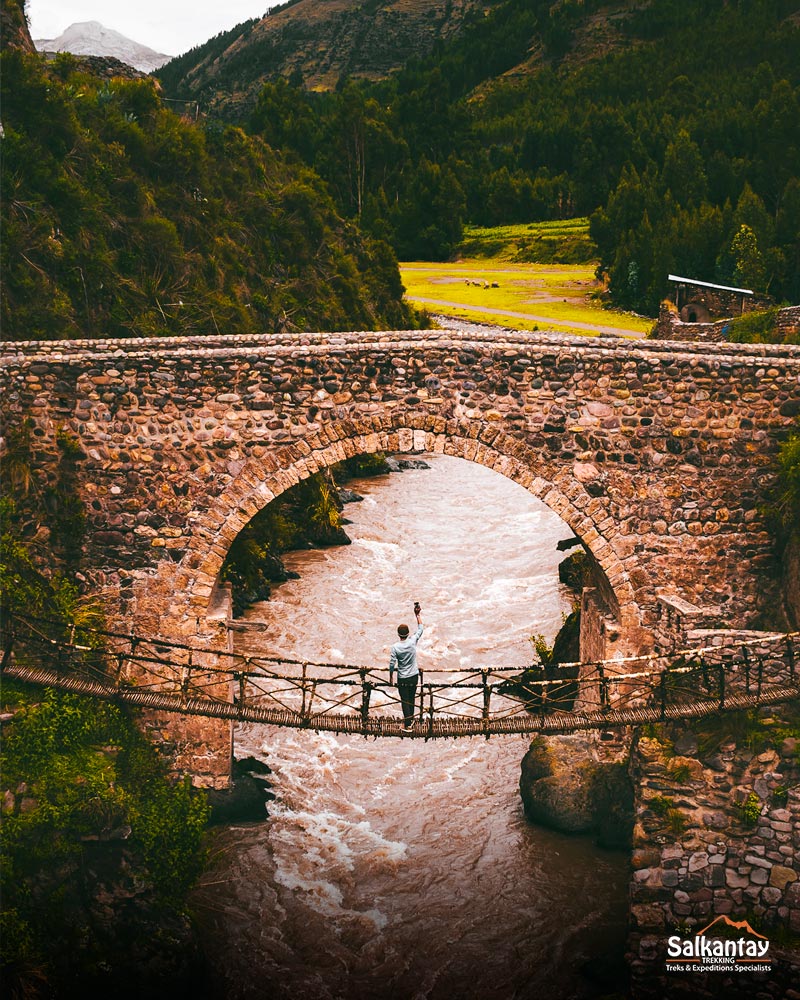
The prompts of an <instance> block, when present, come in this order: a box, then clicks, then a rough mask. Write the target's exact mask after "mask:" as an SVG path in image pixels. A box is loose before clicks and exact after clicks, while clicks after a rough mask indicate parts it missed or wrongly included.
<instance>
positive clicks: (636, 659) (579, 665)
mask: <svg viewBox="0 0 800 1000" xmlns="http://www.w3.org/2000/svg"><path fill="white" fill-rule="evenodd" d="M15 618H16V619H17V620H19V621H22V622H25V623H26V624H28V623H30V622H40V623H41V624H50V625H58V626H59V627H62V626H63V624H64V623H63V622H58V621H56V620H54V619H47V618H37V617H34V616H32V615H16V616H15ZM72 628H74V629H79V630H80V631H81V632H86V633H89V634H90V635H96V636H98V637H103V638H113V639H124V640H125V641H127V642H136V643H148V644H150V645H153V646H156V647H159V646H160V647H163V648H165V649H179V650H184V651H186V652H188V653H197V654H200V655H203V656H206V655H208V654H209V653H210V652H213V653H214V655H216V656H217V657H219V658H221V659H222V658H224V659H233V660H237V661H242V660H244V661H246V662H248V663H252V662H261V661H263V662H264V663H284V664H287V665H292V666H302V665H305V666H307V667H319V668H320V669H327V670H348V671H353V672H360V671H362V670H367V671H369V672H371V673H376V672H382V673H388V669H389V668H388V667H372V666H365V665H364V664H351V663H320V662H316V661H312V660H309V659H306V658H302V659H296V658H293V657H286V656H267V655H264V654H261V653H259V654H256V655H254V654H245V653H237V652H230V651H228V650H209V649H207V648H202V647H199V646H190V645H188V644H186V643H179V642H174V641H173V640H169V639H163V638H161V637H152V636H150V637H142V636H137V635H135V634H134V633H133V632H129V633H126V632H114V631H110V630H106V629H97V628H92V627H90V626H76V625H72ZM44 638H46V639H48V641H50V642H52V643H56V642H57V640H54V639H52V638H51V637H49V636H46V637H44ZM798 638H800V631H794V632H770V633H766V634H763V635H761V636H759V637H758V638H754V639H742V640H737V641H736V646H737V647H738V648H740V649H741V648H750V647H757V646H763V645H764V644H765V643H770V642H774V643H776V644H777V643H780V642H787V641H791V640H794V639H798ZM75 648H78V649H82V650H84V651H89V650H90V649H91V648H92V647H87V646H76V647H75ZM713 652H719V647H718V646H715V645H711V646H697V647H691V648H686V649H677V650H670V651H666V652H659V653H641V654H637V655H633V656H621V657H614V658H611V659H607V660H585V661H582V660H571V661H568V662H562V663H558V664H555V665H553V666H552V667H551V668H550V669H554V670H575V669H579V670H583V671H584V672H586V671H588V670H589V669H592V668H594V669H604V668H605V667H619V666H620V665H622V664H625V663H648V662H653V661H656V660H672V661H676V660H681V659H687V658H694V657H697V656H702V655H703V654H704V653H713ZM163 662H164V663H165V664H168V663H171V661H163ZM540 667H544V665H543V664H540V663H535V664H524V665H522V666H514V667H484V668H480V667H474V666H470V667H427V668H426V673H443V674H454V673H461V672H470V673H479V672H480V671H481V670H482V669H485V670H490V671H491V672H492V673H519V672H520V671H524V670H530V669H532V668H533V669H538V668H540ZM206 669H207V671H208V672H211V671H212V670H213V668H206ZM675 669H679V668H675ZM218 672H219V673H230V670H229V669H222V668H218ZM660 672H661V671H653V672H652V673H660ZM614 676H618V677H623V676H625V675H622V674H615V675H614ZM628 676H646V673H645V672H641V673H639V674H632V675H628Z"/></svg>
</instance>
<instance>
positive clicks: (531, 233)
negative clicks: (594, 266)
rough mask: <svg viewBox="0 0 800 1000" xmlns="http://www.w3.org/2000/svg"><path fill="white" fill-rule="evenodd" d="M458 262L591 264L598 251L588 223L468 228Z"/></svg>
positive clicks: (459, 249) (466, 228)
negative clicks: (464, 259)
mask: <svg viewBox="0 0 800 1000" xmlns="http://www.w3.org/2000/svg"><path fill="white" fill-rule="evenodd" d="M456 257H457V258H479V259H481V260H483V259H485V258H487V257H489V258H492V259H493V260H507V261H510V262H512V263H516V264H534V263H535V264H590V263H591V262H592V261H594V260H596V259H597V247H596V246H595V245H594V243H592V241H591V238H590V237H589V220H588V219H562V220H559V221H557V222H528V223H518V224H516V225H513V226H492V227H484V226H465V227H464V238H463V239H462V241H461V244H460V245H459V246H458V248H457V249H456Z"/></svg>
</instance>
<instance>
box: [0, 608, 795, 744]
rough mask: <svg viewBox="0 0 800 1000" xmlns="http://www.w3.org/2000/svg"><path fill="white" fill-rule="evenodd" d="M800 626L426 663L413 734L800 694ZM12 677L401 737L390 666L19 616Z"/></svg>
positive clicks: (8, 666)
mask: <svg viewBox="0 0 800 1000" xmlns="http://www.w3.org/2000/svg"><path fill="white" fill-rule="evenodd" d="M799 640H800V633H798V632H794V633H788V634H769V635H767V634H762V635H760V636H759V637H758V638H755V639H747V640H746V641H734V640H733V638H731V640H730V641H728V642H726V643H723V645H721V646H719V645H711V646H706V647H701V648H696V649H687V650H680V651H677V652H669V653H651V654H647V655H643V656H638V657H628V658H626V659H617V660H605V661H598V662H593V663H569V664H561V665H559V666H557V667H552V668H548V667H541V666H527V667H481V668H455V669H451V668H439V669H427V670H420V678H419V684H418V689H417V698H418V705H417V713H416V721H415V723H414V732H413V734H412V737H413V736H417V737H421V738H424V739H435V738H446V737H450V738H452V737H462V736H486V737H489V736H494V735H509V734H530V735H536V734H541V735H555V734H562V733H572V732H577V731H580V730H590V729H599V730H609V729H613V728H620V727H628V726H640V725H643V724H646V723H657V722H664V721H669V720H677V719H696V718H702V717H704V716H708V715H713V714H716V713H717V712H725V711H733V710H742V709H752V708H757V707H759V706H764V705H773V704H778V703H780V702H786V701H791V700H793V699H797V698H798V696H800V670H798V664H797V646H798V641H799ZM2 643H3V645H2V649H3V656H2V674H3V676H4V677H8V678H14V679H16V680H18V681H22V682H25V683H30V684H38V685H44V686H46V687H50V688H56V689H60V690H64V691H70V692H73V693H77V694H82V695H88V696H91V697H95V698H99V699H104V700H107V701H114V702H118V703H122V704H128V705H133V706H138V707H140V708H143V709H151V710H156V711H161V712H178V713H181V714H184V715H197V716H204V717H207V718H216V719H228V720H231V721H234V722H253V723H263V724H267V725H273V726H282V727H291V728H296V729H311V730H315V731H327V732H336V733H348V734H359V735H362V736H374V737H377V736H400V735H401V730H402V727H403V720H402V717H401V715H400V712H399V707H400V705H399V697H398V695H397V691H396V688H395V687H394V685H393V684H391V683H390V681H389V677H388V669H382V668H376V667H367V666H360V665H352V664H328V663H313V662H310V661H307V660H297V659H291V658H285V657H273V656H262V655H253V654H243V653H234V652H227V651H222V650H213V649H207V648H206V649H203V648H200V647H197V646H191V645H186V644H181V643H177V642H172V641H168V640H166V639H162V638H147V637H143V636H139V635H134V634H125V633H120V632H110V631H104V630H101V629H94V628H87V627H79V626H78V625H73V626H67V627H66V628H65V627H64V625H63V624H60V623H55V622H52V621H47V620H44V619H36V618H33V617H22V616H19V617H14V618H13V619H12V620H10V621H8V622H6V623H5V625H4V628H3V637H2Z"/></svg>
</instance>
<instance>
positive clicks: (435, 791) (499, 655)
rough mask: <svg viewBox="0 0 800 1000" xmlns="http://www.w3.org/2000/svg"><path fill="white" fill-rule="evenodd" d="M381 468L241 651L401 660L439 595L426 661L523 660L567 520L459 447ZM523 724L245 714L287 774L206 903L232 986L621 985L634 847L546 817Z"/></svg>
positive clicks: (425, 643) (230, 837) (407, 990)
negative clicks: (478, 729) (446, 726)
mask: <svg viewBox="0 0 800 1000" xmlns="http://www.w3.org/2000/svg"><path fill="white" fill-rule="evenodd" d="M429 461H430V465H431V468H430V469H428V470H410V471H406V472H404V473H402V474H393V475H391V476H388V477H379V478H377V479H372V480H366V481H361V482H359V483H357V484H355V485H354V488H355V489H356V490H357V491H358V492H360V493H362V494H364V500H363V501H362V502H361V503H357V504H352V505H348V507H346V508H345V512H346V514H347V516H348V517H349V518H351V519H352V524H351V525H349V526H348V529H347V530H348V533H349V534H350V536H351V538H352V539H353V544H352V545H350V546H346V547H341V548H336V549H329V550H324V551H312V552H299V553H293V554H292V555H291V556H290V557H289V558H288V559H287V562H288V564H289V566H290V568H292V569H295V570H297V571H298V572H299V573H300V574H301V576H300V579H298V580H290V581H288V582H287V583H286V584H282V585H281V586H280V587H277V588H276V589H275V592H274V594H273V597H272V599H271V600H270V601H269V602H266V603H263V604H259V605H256V606H255V607H253V608H252V609H251V610H250V611H249V612H248V617H249V618H251V619H254V620H258V621H264V622H266V623H267V624H268V626H269V628H268V631H267V632H266V633H265V634H261V633H249V634H243V635H237V643H238V644H239V648H241V649H243V650H244V649H249V650H251V651H253V652H264V653H270V654H274V653H281V654H284V655H287V656H292V657H308V658H310V659H316V660H321V661H328V662H339V661H341V662H349V663H361V664H365V665H375V664H382V663H384V662H387V661H388V653H389V647H390V645H391V643H392V642H393V641H395V630H396V626H397V624H399V623H400V622H401V621H404V620H405V621H406V622H407V623H408V624H412V622H413V614H412V612H411V604H412V603H413V601H414V600H419V601H420V602H421V604H422V606H423V614H422V617H423V621H424V622H425V634H424V636H423V639H422V640H421V642H420V645H419V659H420V662H421V665H423V666H428V667H436V668H448V667H452V668H458V667H465V666H466V667H483V666H514V665H524V664H525V663H528V662H530V661H531V659H532V652H531V644H530V639H529V637H530V635H531V634H533V633H542V634H544V635H545V636H547V637H548V638H549V639H552V637H553V636H554V634H555V632H556V631H557V629H558V627H559V625H560V623H561V620H562V615H563V613H564V612H565V611H567V610H569V600H570V595H569V594H568V592H566V591H565V590H564V589H563V588H562V587H561V586H560V585H559V583H558V578H557V565H558V562H559V560H560V559H561V558H563V556H562V554H561V553H559V552H558V551H557V550H556V542H557V541H558V540H559V539H561V538H565V537H568V536H569V535H570V531H569V529H568V528H567V527H566V526H565V525H564V524H563V522H561V521H560V519H559V518H558V517H557V516H556V515H554V514H553V513H552V512H551V511H549V510H548V509H547V508H546V507H545V506H544V505H543V504H541V503H540V502H539V501H537V500H535V499H534V498H532V497H530V496H529V495H528V494H527V493H526V492H525V491H524V490H522V489H520V488H519V487H517V486H515V485H514V484H513V483H510V482H508V481H506V480H504V479H503V478H502V477H500V476H498V475H496V474H495V473H492V472H491V471H489V470H486V469H483V468H481V467H479V466H474V465H470V464H469V463H466V462H464V461H461V460H459V459H453V458H448V457H445V456H433V457H431V458H429ZM527 745H528V743H527V740H526V739H523V738H520V737H497V738H493V739H491V740H489V741H486V740H483V739H481V738H474V739H463V740H454V741H433V742H430V743H425V742H424V741H423V740H419V739H413V740H405V741H403V740H398V739H384V740H365V739H363V738H360V737H344V736H332V735H329V734H315V733H313V732H295V731H289V730H279V729H275V728H270V727H264V726H257V725H247V726H242V727H240V728H239V729H238V730H237V733H236V753H237V756H246V755H248V754H252V755H253V756H257V757H260V758H261V759H263V760H265V761H267V762H268V763H269V765H270V767H271V768H272V769H273V775H272V779H271V780H272V782H273V791H274V792H275V794H276V796H277V798H276V801H275V802H273V803H271V804H270V817H271V818H270V820H269V822H268V823H266V824H246V825H240V826H235V827H230V828H228V829H226V830H223V831H221V832H220V833H219V835H218V836H217V837H216V839H215V844H214V852H215V856H214V864H213V867H212V869H211V870H210V871H209V872H208V873H207V874H206V875H205V877H204V879H203V882H204V884H205V888H202V889H200V890H199V891H198V892H197V894H196V897H195V904H196V907H197V911H198V913H199V914H200V916H201V920H202V925H203V928H204V934H205V938H206V945H207V949H208V951H209V953H210V956H211V958H212V961H213V962H214V963H215V965H216V966H217V967H218V969H219V972H220V980H221V984H222V986H221V992H222V993H224V995H225V996H226V997H230V998H239V997H241V998H245V997H247V998H250V997H269V998H276V1000H277V998H284V997H286V998H289V997H292V998H293V1000H334V998H335V1000H362V998H364V1000H372V998H375V1000H394V998H395V997H397V998H401V997H403V998H404V997H408V998H412V1000H422V998H426V1000H427V998H430V1000H440V998H441V1000H444V998H447V1000H462V998H463V1000H473V998H474V1000H515V998H519V1000H526V998H534V997H542V996H546V997H547V998H548V1000H567V998H576V1000H578V998H588V997H595V996H601V995H603V994H604V993H608V992H609V986H608V985H607V984H603V983H598V981H597V980H598V978H599V979H602V973H603V970H604V969H605V967H606V963H607V958H608V957H609V956H610V955H612V954H618V953H619V952H620V951H621V948H622V943H623V940H624V921H625V913H626V904H625V893H626V886H627V865H626V859H625V858H624V856H622V855H619V854H614V853H610V852H605V851H601V850H599V849H598V848H596V847H594V846H593V845H592V844H591V842H590V841H588V840H586V839H584V838H567V837H563V836H559V835H557V834H554V833H551V832H549V831H545V830H541V829H539V828H536V827H534V826H532V825H530V824H528V823H527V821H526V820H525V818H524V815H523V813H522V806H521V802H520V798H519V793H518V789H517V785H518V781H519V766H520V760H521V758H522V756H523V755H524V753H525V750H526V749H527Z"/></svg>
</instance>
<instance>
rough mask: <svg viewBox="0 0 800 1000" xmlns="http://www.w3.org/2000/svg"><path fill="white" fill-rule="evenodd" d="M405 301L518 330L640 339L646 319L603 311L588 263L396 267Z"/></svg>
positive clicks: (460, 263) (462, 263)
mask: <svg viewBox="0 0 800 1000" xmlns="http://www.w3.org/2000/svg"><path fill="white" fill-rule="evenodd" d="M400 273H401V276H402V279H403V284H404V285H405V287H406V298H407V299H408V300H409V301H411V302H413V303H414V304H415V305H417V306H419V307H421V308H424V309H426V310H427V311H428V312H429V313H440V314H442V315H445V316H452V317H454V318H455V319H464V320H470V321H472V322H474V323H486V324H489V325H497V326H508V327H514V328H516V329H520V330H553V331H556V332H559V333H574V334H581V335H583V336H599V335H600V334H603V333H606V334H613V335H616V336H622V337H643V336H645V335H646V334H647V332H648V330H649V329H650V327H651V326H652V325H653V321H652V320H651V319H647V318H646V317H641V316H634V315H631V314H630V313H623V312H617V311H615V310H611V309H604V308H603V306H602V305H601V304H600V303H599V302H597V301H596V300H595V299H593V298H592V297H591V295H592V292H594V291H595V290H596V289H597V287H598V284H597V280H596V279H595V276H594V267H593V266H592V265H589V264H513V263H508V262H504V261H498V260H497V259H484V260H481V259H469V260H460V261H457V262H455V263H445V264H435V263H428V262H423V261H417V262H410V263H405V264H401V265H400Z"/></svg>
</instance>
